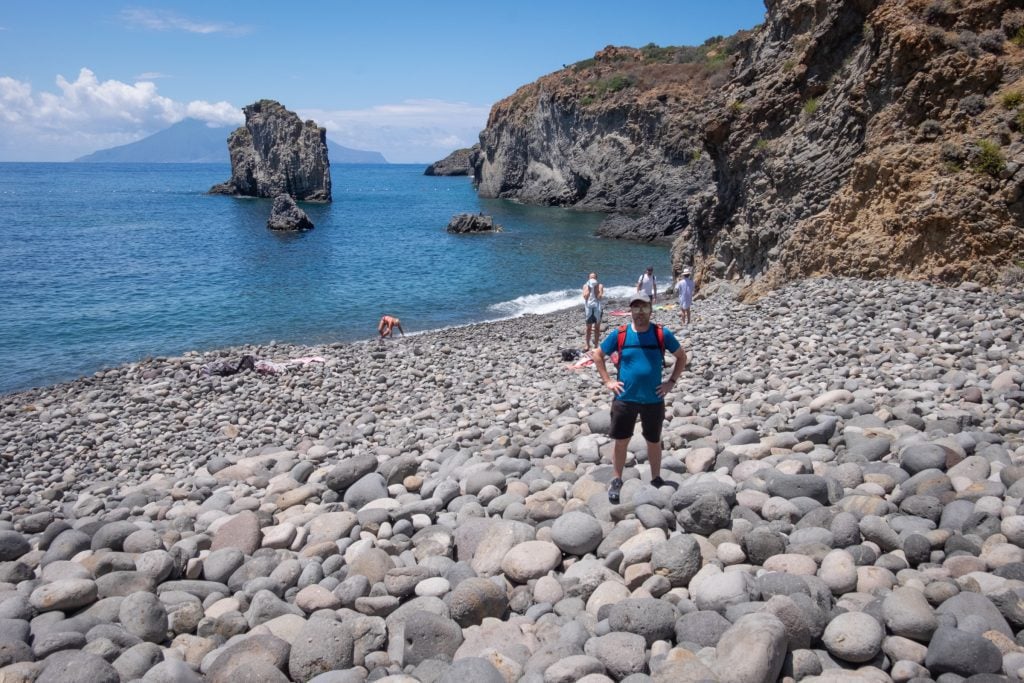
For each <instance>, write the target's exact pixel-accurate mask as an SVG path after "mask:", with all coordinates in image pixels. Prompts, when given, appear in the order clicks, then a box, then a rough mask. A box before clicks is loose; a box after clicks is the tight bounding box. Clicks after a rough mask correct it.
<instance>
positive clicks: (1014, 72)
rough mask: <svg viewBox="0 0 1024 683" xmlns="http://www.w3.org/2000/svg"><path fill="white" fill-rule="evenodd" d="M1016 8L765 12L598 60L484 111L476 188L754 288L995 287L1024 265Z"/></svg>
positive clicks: (944, 3)
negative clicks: (668, 249) (834, 283)
mask: <svg viewBox="0 0 1024 683" xmlns="http://www.w3.org/2000/svg"><path fill="white" fill-rule="evenodd" d="M1019 4H1020V3H1018V2H1012V1H1010V0H845V1H843V0H767V1H766V7H767V14H766V17H765V23H764V24H763V25H761V26H759V27H756V28H755V29H753V30H751V31H747V32H741V33H740V34H737V35H735V36H732V37H731V38H728V39H712V40H709V41H708V42H707V43H706V44H705V45H703V46H701V47H700V48H659V47H657V46H653V45H649V46H646V47H644V48H640V49H632V48H613V47H609V48H605V49H604V50H602V51H601V52H599V53H597V54H596V55H595V57H594V59H592V60H586V61H585V62H581V63H579V64H575V65H573V66H570V67H568V68H566V69H563V70H562V71H559V72H556V73H554V74H550V75H548V76H545V77H542V78H541V79H539V80H538V81H537V82H535V83H532V84H529V85H527V86H524V87H523V88H520V89H519V90H518V91H517V92H516V93H515V94H513V95H512V96H510V97H508V98H506V99H505V100H503V101H501V102H499V103H498V104H496V105H495V106H494V108H493V109H492V111H491V115H490V118H489V120H488V124H487V128H486V129H485V130H484V131H483V132H482V133H481V136H480V140H481V154H480V155H479V157H478V160H477V163H476V166H475V168H474V175H475V180H476V182H477V183H478V185H479V188H480V192H481V194H482V195H483V196H488V197H508V198H516V199H519V200H523V201H529V202H535V203H543V204H554V205H563V206H575V207H579V208H589V209H597V210H602V211H608V212H611V213H612V215H611V216H610V218H609V219H608V220H607V221H605V224H604V225H603V226H602V229H601V233H602V234H605V235H613V236H620V237H632V238H637V239H658V238H669V239H672V240H673V246H672V251H673V263H674V268H675V270H676V271H677V272H678V271H679V270H681V268H682V266H683V265H686V264H690V263H692V264H694V265H695V266H696V267H697V270H698V276H699V277H700V278H701V279H708V278H723V279H731V280H736V281H739V282H741V283H745V284H751V283H754V286H753V288H752V289H753V290H756V289H763V288H765V287H770V286H774V285H776V284H778V283H780V282H782V281H785V280H787V279H792V278H796V277H803V276H808V275H818V274H826V273H831V274H843V275H857V276H882V275H898V276H903V277H908V278H914V279H925V278H932V279H941V280H946V281H959V280H964V279H972V280H977V281H980V282H993V281H996V280H999V279H1000V278H1003V277H1006V276H1007V274H1008V273H1009V272H1010V271H1015V272H1017V273H1019V272H1020V268H1021V266H1022V265H1024V264H1022V263H1021V260H1022V259H1024V237H1022V234H1024V231H1022V225H1024V205H1022V197H1021V189H1022V184H1024V167H1022V161H1024V134H1022V128H1024V68H1022V66H1024V11H1022V10H1020V9H1017V7H1018V6H1019Z"/></svg>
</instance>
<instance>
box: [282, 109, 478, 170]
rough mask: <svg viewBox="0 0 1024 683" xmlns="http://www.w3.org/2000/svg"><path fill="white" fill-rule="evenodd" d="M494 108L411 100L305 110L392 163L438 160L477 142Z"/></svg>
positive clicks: (342, 139) (341, 137) (336, 134)
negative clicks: (361, 107) (339, 108)
mask: <svg viewBox="0 0 1024 683" xmlns="http://www.w3.org/2000/svg"><path fill="white" fill-rule="evenodd" d="M488 113H489V108H488V107H484V106H480V105H471V104H467V103H465V102H444V101H441V100H407V101H405V102H401V103H399V104H382V105H377V106H374V107H368V108H366V109H342V110H325V109H303V110H301V111H300V112H299V114H300V115H301V116H302V118H304V119H313V120H314V121H316V122H317V123H318V124H320V125H321V126H323V127H324V128H326V129H327V135H328V137H329V138H331V139H332V140H334V141H335V142H337V143H339V144H342V145H345V146H346V147H354V148H356V149H368V150H373V151H375V152H380V153H381V154H383V155H384V157H385V158H386V159H387V160H388V161H391V162H397V163H403V162H405V163H420V162H431V161H437V160H438V159H441V158H443V157H445V156H447V155H448V154H449V153H451V152H452V151H454V150H456V149H458V148H460V147H470V146H472V145H474V144H475V143H476V142H477V141H478V137H479V133H480V131H481V130H483V127H484V125H485V124H486V123H487V115H488Z"/></svg>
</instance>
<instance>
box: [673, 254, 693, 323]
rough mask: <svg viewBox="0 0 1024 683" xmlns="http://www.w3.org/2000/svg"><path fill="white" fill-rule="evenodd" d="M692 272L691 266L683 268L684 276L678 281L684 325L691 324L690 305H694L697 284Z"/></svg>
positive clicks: (681, 315)
mask: <svg viewBox="0 0 1024 683" xmlns="http://www.w3.org/2000/svg"><path fill="white" fill-rule="evenodd" d="M692 273H693V271H691V270H690V267H689V266H687V267H686V268H683V277H682V279H680V280H679V282H677V283H676V294H678V295H679V322H680V323H682V324H683V325H689V324H690V307H691V306H693V292H694V286H695V285H694V283H693V278H692V277H691V275H692Z"/></svg>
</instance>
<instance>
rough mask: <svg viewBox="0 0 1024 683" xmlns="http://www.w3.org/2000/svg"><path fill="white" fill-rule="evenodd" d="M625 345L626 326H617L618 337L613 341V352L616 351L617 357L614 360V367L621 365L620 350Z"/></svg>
mask: <svg viewBox="0 0 1024 683" xmlns="http://www.w3.org/2000/svg"><path fill="white" fill-rule="evenodd" d="M625 345H626V325H619V335H618V338H617V339H616V341H615V350H616V351H618V353H619V356H618V358H616V359H615V367H619V364H620V363H622V349H623V347H624V346H625Z"/></svg>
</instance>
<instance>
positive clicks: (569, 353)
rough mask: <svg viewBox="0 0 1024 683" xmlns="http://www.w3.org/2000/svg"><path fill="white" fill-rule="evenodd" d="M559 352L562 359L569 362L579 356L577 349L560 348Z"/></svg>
mask: <svg viewBox="0 0 1024 683" xmlns="http://www.w3.org/2000/svg"><path fill="white" fill-rule="evenodd" d="M560 353H561V354H562V360H564V361H565V362H566V363H570V362H572V361H574V360H576V359H577V358H579V357H580V350H579V349H562V350H561V351H560Z"/></svg>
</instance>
